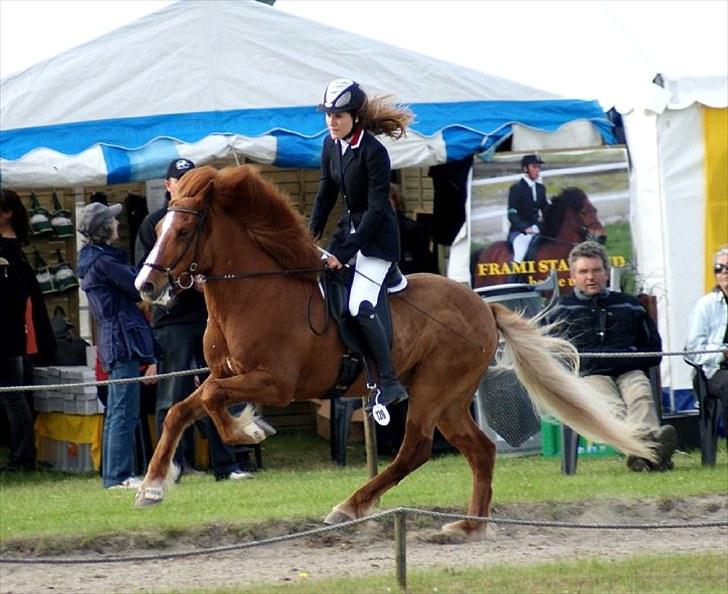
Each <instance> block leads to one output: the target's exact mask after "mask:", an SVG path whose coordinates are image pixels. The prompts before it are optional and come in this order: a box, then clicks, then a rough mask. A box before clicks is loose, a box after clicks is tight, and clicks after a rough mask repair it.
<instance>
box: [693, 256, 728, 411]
mask: <svg viewBox="0 0 728 594" xmlns="http://www.w3.org/2000/svg"><path fill="white" fill-rule="evenodd" d="M713 273H714V274H715V287H713V290H712V291H711V292H710V293H708V294H707V295H703V297H701V298H700V300H699V301H698V302H697V303H696V304H695V307H694V308H693V311H692V313H691V314H690V324H689V326H688V339H687V344H686V346H685V348H686V350H688V351H722V352H718V353H706V354H702V355H691V356H690V359H691V360H692V361H694V362H695V363H697V364H698V365H700V367H701V368H702V369H703V373H705V377H706V378H707V379H708V393H709V394H710V395H711V396H714V397H716V398H720V399H721V400H722V401H723V410H724V411H725V410H726V407H728V244H727V245H724V246H722V247H721V248H720V249H719V250H718V251H717V252H716V253H715V254H714V255H713Z"/></svg>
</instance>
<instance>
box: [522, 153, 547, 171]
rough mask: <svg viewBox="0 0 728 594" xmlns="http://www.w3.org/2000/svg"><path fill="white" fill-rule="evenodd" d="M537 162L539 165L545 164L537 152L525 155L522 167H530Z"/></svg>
mask: <svg viewBox="0 0 728 594" xmlns="http://www.w3.org/2000/svg"><path fill="white" fill-rule="evenodd" d="M536 163H538V164H539V165H543V164H544V162H543V161H542V160H541V157H539V156H538V155H536V154H532V155H523V158H522V159H521V169H523V168H524V167H528V166H529V165H535V164H536Z"/></svg>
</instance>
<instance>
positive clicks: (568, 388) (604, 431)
mask: <svg viewBox="0 0 728 594" xmlns="http://www.w3.org/2000/svg"><path fill="white" fill-rule="evenodd" d="M490 307H491V309H492V310H493V314H494V315H495V320H496V325H497V326H498V330H499V331H500V332H501V335H502V336H503V338H504V339H505V343H506V348H505V351H504V353H503V357H502V360H501V362H500V363H499V365H501V366H512V367H513V369H515V372H516V375H517V376H518V379H519V380H520V381H521V383H522V384H523V386H524V388H526V391H527V392H528V394H529V396H530V398H531V400H532V401H533V402H534V403H535V404H536V406H537V407H538V408H539V409H540V410H541V411H545V412H549V413H551V414H553V415H554V416H555V417H556V418H558V419H559V420H560V421H562V422H563V423H565V424H566V425H568V426H569V427H571V428H572V429H574V431H576V432H577V433H579V434H580V435H583V436H585V437H587V438H589V439H592V440H594V441H598V442H606V443H609V444H611V445H613V446H615V447H616V448H618V449H620V450H621V451H623V452H625V453H627V454H632V455H634V456H638V457H640V458H647V459H649V460H652V461H653V462H656V460H657V458H656V454H655V444H653V443H651V442H649V441H647V440H646V438H645V437H644V436H642V437H641V436H640V435H641V431H640V428H639V427H638V426H636V425H634V424H632V423H628V422H627V421H624V420H620V419H619V418H617V417H616V416H615V414H614V412H612V411H611V410H610V409H609V407H608V406H607V405H606V404H605V403H604V400H603V399H601V398H600V397H599V396H598V394H596V393H595V391H594V389H593V388H592V387H591V386H590V385H589V384H588V383H586V382H584V381H583V380H582V379H580V378H579V376H578V374H577V373H576V371H575V370H574V367H575V365H572V366H570V365H569V362H573V363H576V362H577V361H578V353H577V352H576V349H575V348H574V346H573V345H572V344H571V343H570V342H568V341H566V340H564V339H561V338H557V337H555V336H550V335H549V334H548V332H549V328H548V327H544V326H541V325H539V323H538V321H537V320H533V319H528V318H525V317H523V316H521V315H519V314H517V313H515V312H513V311H511V310H509V309H507V308H506V307H504V306H503V305H499V304H497V303H495V304H491V306H490Z"/></svg>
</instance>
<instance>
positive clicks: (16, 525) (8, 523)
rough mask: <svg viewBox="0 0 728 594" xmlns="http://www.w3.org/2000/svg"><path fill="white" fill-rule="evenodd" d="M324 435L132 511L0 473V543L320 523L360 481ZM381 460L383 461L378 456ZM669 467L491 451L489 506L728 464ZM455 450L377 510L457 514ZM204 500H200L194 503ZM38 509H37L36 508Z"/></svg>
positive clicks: (269, 449)
mask: <svg viewBox="0 0 728 594" xmlns="http://www.w3.org/2000/svg"><path fill="white" fill-rule="evenodd" d="M328 447H329V444H328V442H327V441H324V440H323V439H321V438H319V437H318V436H316V435H313V434H312V435H285V434H283V435H277V436H275V437H274V438H271V439H269V440H267V441H266V442H264V444H263V448H264V451H263V459H264V462H265V466H266V469H265V470H263V471H261V472H259V473H258V475H257V477H256V479H255V480H252V481H242V482H229V481H221V482H216V481H215V480H214V478H213V477H212V476H211V475H204V476H191V477H185V478H184V479H183V485H182V486H181V487H180V488H177V489H173V490H172V491H171V492H170V494H169V496H168V497H167V499H166V500H165V502H164V504H163V505H159V506H156V507H154V508H152V509H148V510H144V512H143V513H141V512H140V511H139V510H137V509H134V508H133V507H132V499H133V497H132V494H131V493H130V492H128V491H107V490H104V489H102V488H101V486H100V479H99V477H98V476H94V475H83V476H77V475H65V474H62V473H58V472H52V471H41V472H37V473H34V474H8V473H0V517H1V518H2V522H1V523H0V548H4V546H5V545H6V544H7V542H8V541H9V540H17V539H21V540H22V539H28V538H30V539H38V538H50V539H52V538H53V537H54V536H70V535H74V536H76V537H77V538H79V539H86V540H89V539H93V538H95V537H99V536H101V535H108V534H112V533H114V532H130V531H131V532H134V531H137V532H140V533H141V532H150V533H154V534H160V535H163V534H164V532H166V531H175V530H183V529H190V528H194V527H200V526H203V525H205V524H209V523H215V522H223V523H229V524H234V525H238V526H241V527H244V526H250V525H251V524H254V523H257V522H266V521H271V520H281V519H301V520H313V521H319V520H320V519H321V518H323V517H324V516H325V515H326V514H327V513H328V512H329V511H330V509H331V507H332V506H333V505H334V504H336V503H338V502H339V501H341V500H343V499H344V498H345V497H346V496H347V495H348V494H349V493H351V492H352V491H353V490H354V489H355V488H357V487H358V486H359V485H361V484H362V483H363V482H364V481H365V480H366V464H365V461H364V454H363V445H361V444H359V445H351V446H349V452H348V454H349V455H348V459H349V460H350V464H349V465H348V466H346V467H343V468H337V467H335V466H333V464H332V463H331V462H330V460H329V458H328ZM380 462H381V464H384V463H386V460H384V459H382V460H381V461H380ZM675 463H676V466H677V470H676V471H673V472H670V473H657V474H654V473H644V474H634V473H630V472H628V471H627V470H626V469H625V466H624V459H623V458H622V457H621V456H613V457H608V458H588V457H582V458H581V459H580V460H579V471H578V473H577V474H576V475H575V476H563V475H561V474H560V472H559V459H558V458H544V457H541V456H529V457H508V456H506V455H502V456H499V457H498V461H497V465H496V472H495V479H494V491H495V493H496V494H497V496H496V498H495V503H496V505H497V504H508V503H515V502H526V503H535V502H546V501H554V502H565V501H579V500H583V499H610V498H611V499H614V498H620V497H627V498H635V497H657V498H661V497H663V498H670V497H673V498H674V497H681V496H688V495H699V494H715V493H725V492H726V491H727V490H728V485H727V481H728V479H727V478H726V477H728V460H727V456H726V453H725V449H724V448H721V449H720V453H719V458H718V465H717V467H716V468H705V467H702V466H701V465H700V454H699V452H697V451H695V452H691V453H689V454H677V455H676V457H675ZM470 482H471V474H470V470H469V468H468V466H467V464H466V462H465V461H464V459H463V458H462V457H461V456H460V455H459V454H455V453H452V454H443V455H440V456H437V457H436V458H434V459H433V460H431V461H430V462H428V463H427V464H425V465H424V466H423V467H422V468H420V469H418V470H417V471H416V472H415V473H413V474H412V475H411V476H410V477H408V478H407V479H405V480H404V481H403V482H402V483H400V484H399V485H398V486H397V487H396V488H394V489H392V490H391V491H390V492H388V493H387V494H385V495H384V497H383V499H382V502H381V507H383V508H393V507H398V506H408V507H416V508H427V509H429V508H441V509H443V508H444V509H451V510H453V511H457V512H458V513H462V512H463V511H464V510H465V509H466V503H467V500H468V497H469V495H470V488H471V484H470ZM199 501H205V502H206V503H205V505H204V506H201V505H198V504H197V502H199ZM41 510H42V511H41Z"/></svg>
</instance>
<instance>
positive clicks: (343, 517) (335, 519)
mask: <svg viewBox="0 0 728 594" xmlns="http://www.w3.org/2000/svg"><path fill="white" fill-rule="evenodd" d="M355 519H356V518H352V517H351V516H350V515H349V514H346V513H344V512H343V511H341V510H340V509H337V508H334V509H332V510H331V513H330V514H329V515H328V516H326V517H325V518H324V524H328V525H329V526H333V525H335V524H343V523H345V522H351V521H352V520H355Z"/></svg>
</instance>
